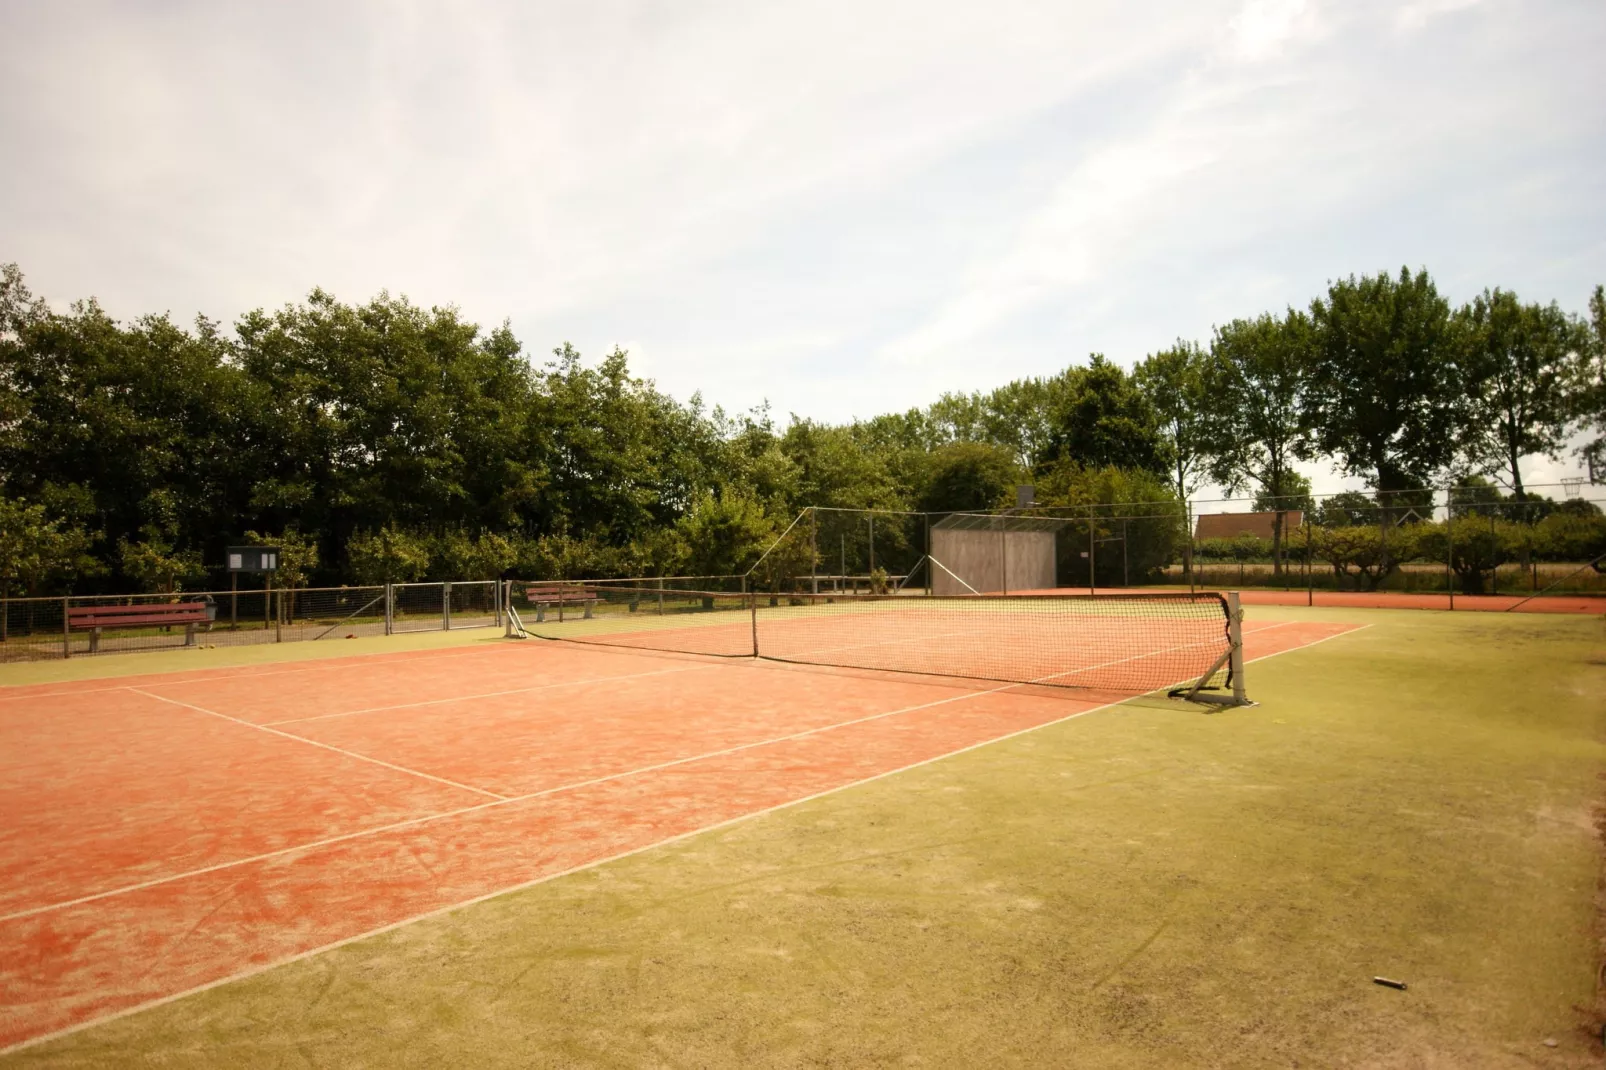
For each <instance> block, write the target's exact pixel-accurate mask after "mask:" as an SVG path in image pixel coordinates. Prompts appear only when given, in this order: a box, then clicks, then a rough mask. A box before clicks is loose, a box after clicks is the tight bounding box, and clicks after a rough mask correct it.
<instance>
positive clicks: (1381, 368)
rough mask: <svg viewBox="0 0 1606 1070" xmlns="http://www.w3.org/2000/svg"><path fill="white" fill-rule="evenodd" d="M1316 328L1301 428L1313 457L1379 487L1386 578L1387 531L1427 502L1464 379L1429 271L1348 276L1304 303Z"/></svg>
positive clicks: (1446, 455)
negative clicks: (1316, 453)
mask: <svg viewBox="0 0 1606 1070" xmlns="http://www.w3.org/2000/svg"><path fill="white" fill-rule="evenodd" d="M1311 321H1312V324H1313V325H1314V328H1315V339H1314V346H1313V349H1312V354H1313V360H1312V364H1311V375H1310V379H1309V381H1308V383H1307V384H1306V390H1305V393H1304V404H1303V409H1304V422H1305V425H1306V426H1307V427H1309V428H1310V429H1311V431H1312V434H1313V439H1314V445H1315V446H1316V448H1317V449H1319V450H1320V451H1321V452H1323V453H1325V454H1327V455H1329V456H1332V457H1335V458H1337V460H1338V462H1339V464H1340V466H1341V467H1342V469H1343V470H1344V471H1346V472H1348V473H1350V474H1352V475H1363V476H1366V477H1367V478H1368V479H1369V480H1370V481H1371V484H1372V486H1373V487H1375V488H1376V489H1377V494H1378V505H1379V507H1380V508H1379V514H1380V515H1379V517H1378V536H1379V553H1380V555H1381V557H1380V559H1379V565H1378V569H1379V572H1378V575H1379V577H1380V578H1381V576H1386V575H1388V574H1389V573H1390V572H1392V571H1393V563H1392V561H1391V550H1390V537H1391V535H1390V525H1391V522H1392V519H1393V518H1394V517H1395V516H1396V515H1397V514H1398V512H1399V510H1401V509H1402V508H1411V507H1414V506H1421V505H1425V504H1427V502H1428V501H1429V500H1430V498H1431V492H1428V491H1426V490H1425V488H1426V487H1427V486H1428V485H1429V484H1430V483H1431V481H1432V480H1433V478H1434V477H1435V475H1437V474H1438V473H1439V472H1440V471H1442V470H1443V469H1444V468H1445V467H1446V466H1447V465H1448V464H1449V463H1450V461H1451V460H1452V459H1453V457H1454V455H1455V434H1456V431H1457V429H1458V428H1460V427H1462V426H1464V416H1463V413H1464V410H1465V397H1466V390H1465V377H1464V375H1463V370H1462V368H1461V367H1460V365H1459V363H1458V362H1457V360H1456V356H1457V353H1456V346H1455V341H1454V336H1453V332H1452V329H1451V326H1450V306H1449V304H1448V303H1447V302H1446V301H1445V300H1444V298H1442V297H1440V296H1439V292H1438V289H1437V287H1435V286H1434V285H1433V280H1432V279H1431V278H1429V277H1428V273H1427V272H1426V271H1425V270H1424V271H1419V272H1417V273H1416V274H1415V275H1412V274H1411V273H1410V271H1409V270H1408V269H1406V268H1401V269H1400V274H1399V277H1398V278H1393V277H1391V276H1389V275H1388V274H1387V273H1379V274H1378V275H1375V276H1363V277H1361V278H1359V279H1357V278H1355V277H1354V276H1353V275H1352V276H1350V277H1349V278H1347V279H1340V280H1338V281H1337V282H1334V283H1332V284H1331V285H1329V286H1328V290H1327V297H1326V299H1325V300H1324V299H1321V298H1318V299H1317V300H1315V301H1313V302H1312V303H1311Z"/></svg>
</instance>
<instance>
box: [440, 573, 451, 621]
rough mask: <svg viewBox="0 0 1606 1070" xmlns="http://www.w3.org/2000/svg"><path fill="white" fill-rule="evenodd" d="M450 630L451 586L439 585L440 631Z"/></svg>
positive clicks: (448, 584)
mask: <svg viewBox="0 0 1606 1070" xmlns="http://www.w3.org/2000/svg"><path fill="white" fill-rule="evenodd" d="M451 630H452V585H451V584H450V583H443V584H441V631H443V632H449V631H451Z"/></svg>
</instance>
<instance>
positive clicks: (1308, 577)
mask: <svg viewBox="0 0 1606 1070" xmlns="http://www.w3.org/2000/svg"><path fill="white" fill-rule="evenodd" d="M1305 604H1306V605H1307V606H1313V605H1315V604H1316V555H1315V551H1314V550H1313V549H1312V547H1311V537H1310V522H1309V521H1308V520H1307V521H1306V522H1305Z"/></svg>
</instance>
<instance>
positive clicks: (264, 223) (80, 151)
mask: <svg viewBox="0 0 1606 1070" xmlns="http://www.w3.org/2000/svg"><path fill="white" fill-rule="evenodd" d="M1602 55H1606V4H1602V3H1600V2H1598V0H1573V2H1558V0H1533V2H1527V0H1523V2H1500V0H1390V2H1372V0H1343V2H1318V0H1178V2H1163V3H1142V2H1115V3H1090V2H1082V3H1075V4H1068V3H1064V2H1063V0H1060V2H1034V3H1022V2H1015V0H993V2H990V3H987V4H974V3H954V2H951V0H922V2H920V3H903V2H892V3H866V2H864V0H852V2H835V0H825V2H816V3H810V4H754V3H708V2H698V0H687V2H678V3H673V4H670V3H657V4H650V3H637V4H629V3H623V4H622V3H611V2H608V0H596V2H586V3H573V4H556V3H529V2H523V3H520V2H514V0H505V2H481V3H475V2H458V3H452V4H441V5H429V4H415V3H405V2H391V0H387V2H384V3H372V4H363V3H321V4H296V3H280V4H272V5H262V4H244V3H219V2H207V3H176V2H175V3H157V2H150V0H147V2H143V3H138V4H128V3H105V4H95V3H77V2H70V0H68V2H60V3H49V4H42V3H33V2H24V0H0V145H4V146H5V148H6V158H7V159H6V163H5V165H4V166H0V262H4V261H15V262H16V263H18V264H19V265H21V267H22V269H23V271H24V273H25V274H26V275H27V278H28V282H29V285H30V287H31V288H32V289H33V290H34V292H35V293H37V294H40V295H42V296H44V297H45V298H47V299H48V300H50V301H51V302H52V304H54V305H56V306H58V307H64V306H65V305H66V304H67V303H68V302H70V301H72V300H74V299H77V298H82V297H86V296H90V295H93V296H95V297H97V298H98V299H99V300H100V301H101V303H102V304H103V305H104V306H105V307H106V309H107V310H108V311H109V312H111V313H112V314H113V315H115V316H119V317H124V318H127V317H132V316H135V315H139V314H143V313H146V312H160V311H166V312H169V313H171V314H172V315H173V316H174V317H175V318H177V319H179V320H183V321H189V320H192V319H193V318H194V317H195V316H196V315H198V314H204V315H206V316H208V317H210V318H213V319H218V320H222V321H224V322H230V321H232V320H234V319H235V318H236V317H238V316H239V315H240V314H241V313H243V312H245V311H248V310H250V309H253V308H259V307H268V308H272V307H276V306H279V305H282V304H285V303H287V302H295V301H298V300H301V299H302V298H304V297H305V295H306V294H307V293H308V292H309V291H310V290H311V289H312V288H313V287H316V286H321V287H323V288H325V289H327V290H330V291H332V292H333V293H335V294H336V295H337V296H338V297H340V298H341V299H342V300H346V301H350V302H360V301H363V300H365V299H367V298H368V297H371V296H373V295H374V294H376V293H378V292H380V291H381V290H387V291H389V292H391V293H393V294H404V295H406V296H407V297H409V298H410V299H411V300H413V301H414V302H415V303H418V304H421V305H426V306H431V305H446V304H454V305H456V306H458V307H459V308H460V309H462V311H463V313H464V314H465V315H466V316H467V317H468V318H470V319H472V320H473V321H475V322H477V323H480V324H482V325H484V326H486V327H487V328H489V327H491V326H494V325H496V324H499V323H501V322H502V321H503V320H507V321H509V322H510V323H511V324H512V327H513V330H514V332H515V334H517V336H518V337H519V338H520V339H521V340H522V341H523V342H524V344H525V346H526V350H527V352H529V353H530V354H531V355H532V356H533V357H534V358H535V359H537V360H541V359H545V356H546V354H547V353H548V352H549V351H550V350H551V349H553V348H554V347H556V346H558V345H560V344H561V343H563V342H565V341H569V342H572V343H573V344H575V345H576V346H577V347H579V348H580V349H581V351H582V352H583V353H585V354H587V355H588V356H589V357H593V358H600V357H601V356H602V355H604V354H605V353H606V352H608V351H609V350H611V349H612V348H614V347H615V346H619V347H622V348H624V349H626V350H628V351H629V353H630V354H631V363H632V367H633V368H634V369H635V370H636V371H637V373H638V374H642V375H645V376H648V377H650V378H652V379H654V380H655V381H656V382H657V383H658V385H659V386H660V387H661V388H663V389H665V390H667V391H668V392H670V393H671V394H674V395H675V396H677V397H680V398H682V399H685V398H689V397H690V396H691V395H692V394H693V393H694V392H697V391H700V392H701V393H702V395H703V397H704V399H705V400H706V401H707V402H708V403H709V404H720V405H723V406H725V407H726V408H727V409H731V410H743V409H746V408H749V407H751V406H754V405H758V404H761V403H763V402H765V401H768V402H769V404H770V405H771V406H772V407H773V410H774V412H775V414H776V415H777V416H779V417H780V418H781V419H782V420H783V421H784V419H785V417H786V416H787V414H791V413H796V414H798V415H801V416H809V417H814V418H817V419H825V420H831V421H840V420H847V419H850V418H853V417H864V416H870V415H874V414H875V413H878V412H884V411H889V410H900V409H905V408H908V407H911V406H916V405H923V404H925V403H928V402H930V401H932V400H934V399H936V398H937V397H938V396H939V395H941V394H942V393H944V392H945V391H970V390H986V389H989V388H991V387H994V386H997V385H1000V384H1002V383H1004V382H1007V381H1009V380H1011V379H1015V378H1020V377H1023V376H1033V375H1048V374H1053V373H1055V372H1057V371H1059V370H1061V369H1063V368H1064V367H1066V366H1067V365H1069V364H1072V363H1078V362H1084V361H1085V360H1086V359H1087V356H1088V354H1090V353H1093V352H1102V353H1104V354H1106V355H1107V356H1109V357H1110V358H1111V359H1113V360H1115V361H1117V362H1118V363H1121V364H1123V365H1127V366H1130V365H1131V364H1132V363H1134V362H1135V361H1137V360H1140V359H1142V358H1143V357H1144V356H1145V355H1146V354H1148V353H1150V352H1154V351H1155V350H1158V349H1161V348H1165V347H1166V346H1168V345H1170V344H1171V343H1172V342H1173V341H1174V340H1176V339H1178V338H1186V339H1193V340H1197V341H1200V342H1208V341H1209V338H1210V335H1211V331H1212V329H1213V327H1214V326H1215V325H1217V324H1222V323H1225V322H1227V321H1229V320H1231V319H1234V318H1237V317H1248V316H1254V315H1257V314H1259V313H1261V312H1263V311H1274V312H1277V311H1281V310H1282V309H1283V308H1285V307H1286V306H1289V305H1293V306H1297V307H1304V306H1306V305H1308V304H1309V302H1310V300H1311V299H1312V298H1313V297H1316V296H1318V295H1320V294H1321V293H1322V292H1324V290H1325V288H1326V286H1327V284H1328V282H1329V281H1330V280H1333V279H1335V278H1339V277H1344V276H1348V275H1351V274H1362V273H1376V272H1378V271H1384V270H1387V271H1392V272H1397V271H1398V270H1399V269H1400V267H1401V266H1405V265H1408V266H1410V267H1412V268H1413V269H1415V268H1418V267H1425V268H1427V269H1428V270H1429V271H1430V272H1431V273H1432V274H1433V276H1434V278H1435V280H1436V281H1437V283H1438V285H1439V287H1440V289H1441V291H1442V292H1443V293H1445V294H1446V295H1447V296H1448V297H1449V298H1450V299H1451V300H1452V301H1454V302H1461V301H1465V300H1467V299H1469V298H1471V297H1472V296H1473V295H1474V294H1476V293H1478V292H1479V291H1481V290H1482V289H1483V288H1485V287H1494V286H1502V287H1505V288H1507V289H1511V290H1514V291H1516V293H1517V294H1518V295H1519V296H1520V297H1522V298H1523V299H1525V300H1541V301H1547V302H1548V301H1551V300H1555V301H1557V302H1559V303H1560V304H1561V306H1562V307H1563V308H1565V309H1568V310H1570V311H1576V312H1582V311H1583V310H1584V308H1585V303H1586V300H1587V298H1588V294H1589V292H1590V291H1591V290H1592V289H1593V287H1594V286H1595V285H1596V284H1597V283H1600V282H1606V76H1603V75H1602V74H1601V72H1600V61H1599V57H1600V56H1602ZM1592 72H1593V73H1592ZM1576 469H1577V465H1576V463H1575V462H1574V461H1573V459H1572V458H1570V457H1569V458H1563V459H1562V461H1560V462H1552V461H1549V460H1547V459H1544V458H1535V459H1531V460H1530V461H1529V462H1528V464H1527V465H1526V466H1525V475H1526V477H1527V478H1528V479H1529V480H1530V481H1531V482H1548V481H1551V480H1554V479H1556V478H1559V477H1561V476H1563V475H1568V474H1572V473H1573V472H1575V470H1576ZM1309 474H1311V475H1312V476H1313V477H1314V478H1315V482H1316V484H1317V490H1318V491H1320V490H1328V489H1339V488H1340V487H1342V486H1348V485H1353V481H1346V480H1342V479H1340V478H1339V477H1338V476H1336V475H1335V474H1333V473H1331V472H1329V471H1328V470H1327V469H1326V468H1325V467H1324V466H1323V467H1319V468H1314V469H1312V470H1311V471H1310V473H1309ZM1598 489H1599V488H1597V490H1598Z"/></svg>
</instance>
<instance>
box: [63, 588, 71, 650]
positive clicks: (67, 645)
mask: <svg viewBox="0 0 1606 1070" xmlns="http://www.w3.org/2000/svg"><path fill="white" fill-rule="evenodd" d="M71 605H72V598H71V597H67V598H63V599H62V600H61V657H62V660H63V661H65V660H67V659H68V658H70V657H72V625H71V623H70V622H69V621H68V620H67V609H68V607H70V606H71Z"/></svg>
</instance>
